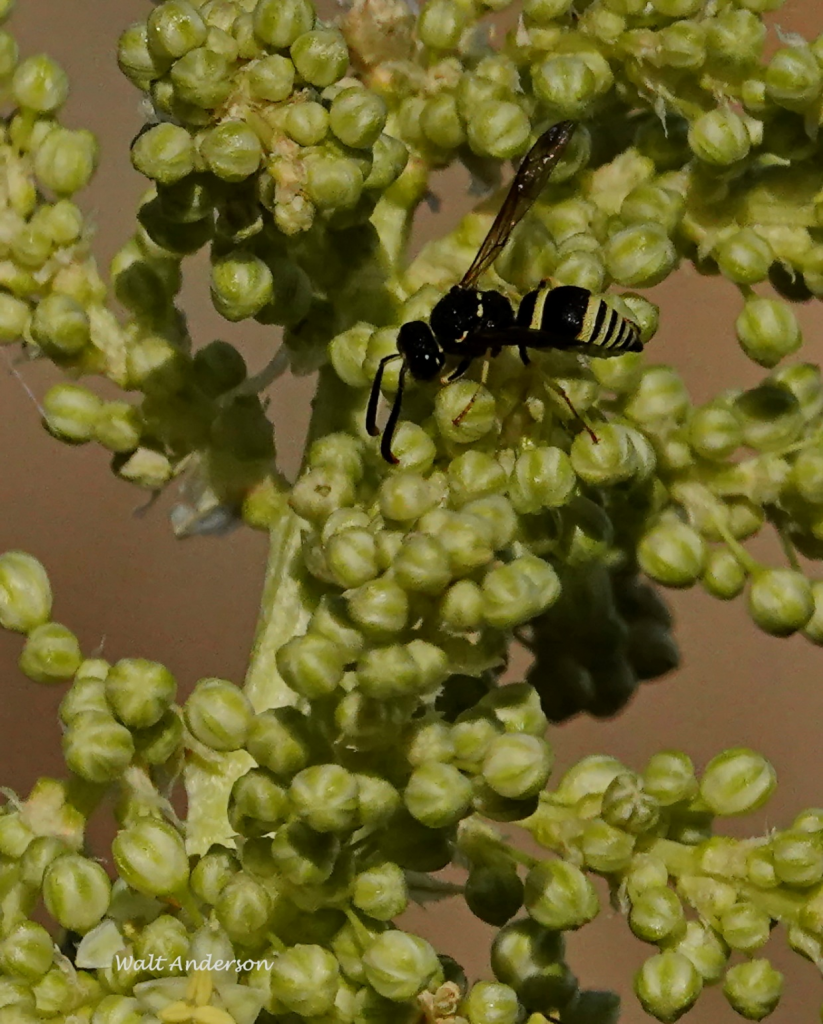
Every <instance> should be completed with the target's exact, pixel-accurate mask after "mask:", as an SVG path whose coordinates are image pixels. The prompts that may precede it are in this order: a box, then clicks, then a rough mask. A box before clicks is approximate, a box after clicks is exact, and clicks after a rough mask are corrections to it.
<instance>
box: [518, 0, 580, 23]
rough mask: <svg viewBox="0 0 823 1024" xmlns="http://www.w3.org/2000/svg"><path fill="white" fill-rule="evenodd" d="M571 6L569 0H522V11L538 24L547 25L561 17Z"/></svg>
mask: <svg viewBox="0 0 823 1024" xmlns="http://www.w3.org/2000/svg"><path fill="white" fill-rule="evenodd" d="M570 7H571V0H524V3H523V13H524V14H525V15H526V17H527V18H528V19H529V21H533V22H535V23H536V24H538V25H549V24H551V22H553V21H556V20H557V19H558V18H562V17H563V15H564V14H566V13H567V12H568V10H569V8H570Z"/></svg>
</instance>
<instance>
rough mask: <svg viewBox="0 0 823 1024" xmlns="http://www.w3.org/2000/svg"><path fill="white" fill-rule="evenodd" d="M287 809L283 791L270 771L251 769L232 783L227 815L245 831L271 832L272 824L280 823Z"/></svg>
mask: <svg viewBox="0 0 823 1024" xmlns="http://www.w3.org/2000/svg"><path fill="white" fill-rule="evenodd" d="M289 809H290V808H289V801H288V797H287V795H286V791H285V790H284V789H283V787H282V786H281V785H279V783H278V782H277V780H276V779H275V778H274V777H273V776H272V773H271V772H269V771H266V770H265V769H263V768H251V769H250V770H249V771H247V772H246V774H245V775H241V776H240V778H238V779H237V780H236V782H235V783H234V786H232V790H231V798H230V801H229V816H230V819H231V820H232V822H233V823H234V824H235V827H237V826H242V828H243V831H244V833H246V834H249V835H259V834H265V833H267V832H270V831H271V829H272V825H274V824H278V823H279V822H281V821H282V820H283V819H284V818H285V817H286V814H287V813H288V811H289Z"/></svg>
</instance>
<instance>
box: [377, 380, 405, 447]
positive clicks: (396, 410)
mask: <svg viewBox="0 0 823 1024" xmlns="http://www.w3.org/2000/svg"><path fill="white" fill-rule="evenodd" d="M405 383H406V364H405V363H404V364H403V367H402V369H401V370H400V376H399V377H398V378H397V393H396V394H395V396H394V402H393V403H392V407H391V412H390V413H389V418H388V420H387V421H386V428H385V430H384V431H383V440H382V441H381V442H380V454H381V455H382V456H383V458H384V459H385V460H386V462H391V463H392V465H394V466H396V465H397V463H398V462H399V461H400V459H398V458H397V457H396V456H395V455H393V454H392V450H391V443H392V439H393V438H394V431H395V428H396V427H397V421H398V419H400V406H401V405H402V404H403V385H404V384H405Z"/></svg>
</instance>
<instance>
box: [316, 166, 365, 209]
mask: <svg viewBox="0 0 823 1024" xmlns="http://www.w3.org/2000/svg"><path fill="white" fill-rule="evenodd" d="M362 189H363V172H362V170H361V169H360V167H358V165H357V164H356V163H355V161H354V160H351V159H349V158H348V157H343V156H330V155H325V154H324V153H316V154H312V155H311V156H310V157H309V158H308V159H307V160H306V191H307V193H308V195H309V198H310V199H311V200H312V202H313V203H315V204H316V205H317V206H318V207H320V208H321V209H351V208H352V207H353V206H355V205H356V203H357V201H358V199H359V198H360V193H361V192H362Z"/></svg>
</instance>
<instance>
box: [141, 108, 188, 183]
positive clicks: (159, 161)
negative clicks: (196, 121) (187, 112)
mask: <svg viewBox="0 0 823 1024" xmlns="http://www.w3.org/2000/svg"><path fill="white" fill-rule="evenodd" d="M131 162H132V164H133V165H134V168H135V170H138V171H140V173H141V174H145V176H146V177H147V178H151V179H152V180H153V181H157V182H160V183H161V184H163V185H171V184H173V183H174V182H176V181H180V180H181V179H183V178H185V177H186V176H187V175H189V174H191V173H192V172H193V171H194V142H193V140H192V137H191V135H190V134H189V133H188V132H187V131H186V129H185V128H180V127H179V126H178V125H174V124H171V123H169V122H168V121H166V122H163V123H162V124H156V125H154V127H152V128H149V130H148V131H146V132H143V134H142V135H140V136H139V137H138V138H137V140H136V141H135V143H134V145H133V146H132V149H131Z"/></svg>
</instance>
